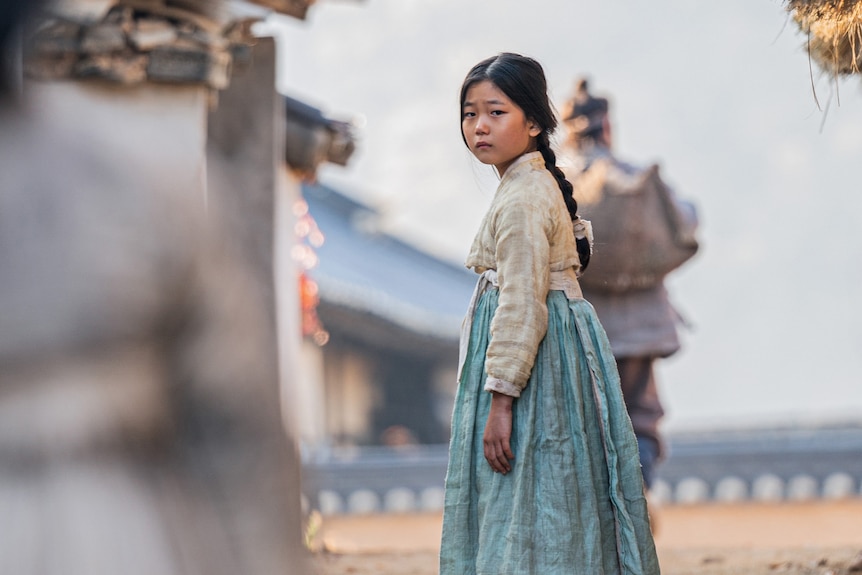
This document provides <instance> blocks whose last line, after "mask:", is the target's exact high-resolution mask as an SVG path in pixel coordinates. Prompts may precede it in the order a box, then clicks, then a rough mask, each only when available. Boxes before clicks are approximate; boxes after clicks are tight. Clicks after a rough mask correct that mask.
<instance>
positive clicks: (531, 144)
mask: <svg viewBox="0 0 862 575" xmlns="http://www.w3.org/2000/svg"><path fill="white" fill-rule="evenodd" d="M461 114H462V115H461V133H462V134H464V139H465V140H466V141H467V147H468V148H470V151H471V152H473V155H474V156H476V158H477V159H478V160H479V161H480V162H482V163H483V164H490V165H493V166H495V167H496V168H497V172H498V173H499V174H500V175H501V176H502V175H503V173H505V171H506V169H508V167H509V166H511V165H512V162H514V161H515V160H517V159H518V158H519V157H520V156H521V155H523V154H525V153H527V152H532V151H533V150H535V149H536V136H538V135H539V134H540V133H541V132H542V131H541V129H540V128H539V127H538V126H537V125H536V124H535V123H534V122H532V121H530V120H528V119H527V118H526V116H524V111H523V110H521V108H519V107H518V106H517V104H515V103H514V102H512V100H510V99H509V98H508V97H507V96H506V94H504V93H503V92H502V91H501V90H500V89H498V88H497V86H495V85H494V84H493V83H492V82H491V81H489V80H483V81H481V82H477V83H475V84H473V85H472V86H470V87H469V88H468V89H467V95H466V97H465V99H464V104H463V109H462V110H461Z"/></svg>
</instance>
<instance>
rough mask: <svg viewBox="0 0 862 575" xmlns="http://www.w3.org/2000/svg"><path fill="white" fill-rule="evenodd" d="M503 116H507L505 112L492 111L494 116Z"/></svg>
mask: <svg viewBox="0 0 862 575" xmlns="http://www.w3.org/2000/svg"><path fill="white" fill-rule="evenodd" d="M503 114H505V112H504V111H503V110H491V115H492V116H502V115H503Z"/></svg>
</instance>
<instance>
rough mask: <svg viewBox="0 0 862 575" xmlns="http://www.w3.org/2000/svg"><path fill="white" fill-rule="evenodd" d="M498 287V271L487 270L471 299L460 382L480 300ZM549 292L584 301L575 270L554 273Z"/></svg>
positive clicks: (463, 337) (460, 358) (460, 348)
mask: <svg viewBox="0 0 862 575" xmlns="http://www.w3.org/2000/svg"><path fill="white" fill-rule="evenodd" d="M498 287H500V284H499V280H498V279H497V270H485V271H484V272H482V273H481V274H480V275H479V279H478V281H477V282H476V287H475V289H474V290H473V296H472V297H471V298H470V306H469V307H468V308H467V315H465V316H464V321H463V322H462V323H461V339H460V343H459V346H458V381H460V380H461V370H462V369H463V368H464V360H465V359H466V356H467V343H468V342H469V340H470V331H471V330H472V329H473V316H474V315H475V314H476V306H477V305H478V303H479V298H480V297H481V296H482V294H483V293H485V292H486V291H488V290H489V289H493V288H498ZM548 291H561V292H563V293H565V294H566V298H568V299H582V298H583V297H584V294H583V292H582V291H581V285H580V284H579V283H578V276H577V274H576V273H575V269H574V268H567V269H565V270H560V271H552V272H551V276H550V278H549V282H548Z"/></svg>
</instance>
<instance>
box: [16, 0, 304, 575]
mask: <svg viewBox="0 0 862 575" xmlns="http://www.w3.org/2000/svg"><path fill="white" fill-rule="evenodd" d="M28 4H30V6H32V3H31V2H30V0H21V1H20V2H11V3H7V4H5V5H4V10H3V11H2V13H3V14H4V15H6V14H7V11H6V10H5V9H6V8H8V7H10V6H12V5H14V6H15V7H16V8H20V9H21V10H15V11H12V12H11V13H12V14H13V15H14V16H15V17H16V19H17V17H19V16H20V15H21V12H23V9H24V7H25V6H26V5H28ZM7 24H9V22H8V21H7V20H6V19H5V18H4V19H0V48H2V49H3V53H2V54H0V61H2V62H9V61H10V60H8V59H7V57H8V50H9V49H14V45H13V44H14V43H13V42H12V41H10V38H13V37H14V35H15V33H16V32H15V27H14V26H11V25H7ZM14 69H15V66H4V67H3V69H2V70H0V72H2V73H3V74H4V78H3V81H2V82H0V126H2V128H0V270H2V272H0V515H2V517H3V524H2V526H0V573H16V574H20V575H27V574H36V573H39V574H43V575H51V574H60V573H62V574H64V575H77V574H81V575H84V574H86V575H99V574H114V573H125V574H129V575H134V574H140V575H149V574H153V573H159V574H164V575H172V574H177V575H179V574H180V573H182V574H204V573H206V574H213V575H218V574H224V575H233V574H236V573H248V574H264V573H296V574H300V573H303V574H304V573H307V571H306V566H305V565H304V559H303V557H300V556H297V555H296V553H295V546H294V545H293V542H292V541H291V537H290V534H291V533H293V532H294V531H295V529H296V526H295V525H294V523H295V522H298V521H299V518H298V517H292V516H291V515H290V513H289V509H290V505H289V504H288V497H289V496H290V495H291V494H290V493H289V485H290V483H289V481H288V479H287V475H288V474H287V470H288V469H289V466H290V465H291V464H292V463H291V459H290V450H289V448H288V438H287V436H286V434H285V431H284V427H283V424H282V420H281V414H280V412H279V405H280V402H279V398H278V388H277V378H276V377H275V375H276V374H275V372H274V371H273V368H272V366H273V365H274V362H273V361H272V360H271V358H270V357H267V355H266V352H265V351H263V350H267V349H269V342H268V341H266V337H265V336H266V334H267V333H269V332H268V331H267V330H266V329H265V326H266V324H267V317H266V315H265V310H263V309H262V308H261V306H260V305H259V303H258V302H259V301H260V300H261V297H260V293H259V292H260V286H257V285H255V282H254V281H250V277H251V274H249V273H248V270H247V269H246V265H245V264H244V262H243V260H242V258H238V257H237V255H236V249H235V247H234V246H233V244H234V243H235V242H232V241H231V238H230V237H228V236H227V234H226V233H225V232H224V227H223V226H222V225H221V223H220V221H221V220H220V219H219V218H218V216H217V212H218V209H217V206H215V205H210V206H209V209H208V210H207V211H206V212H205V211H204V209H203V206H202V204H201V202H200V201H199V199H197V201H196V199H195V198H192V197H190V194H188V193H184V192H186V190H179V189H176V188H177V187H178V186H177V185H176V184H175V183H173V182H171V181H170V179H169V178H166V177H164V175H163V174H162V173H161V171H160V170H159V166H153V165H139V164H140V163H139V162H136V160H135V158H132V157H129V156H128V155H121V154H119V153H117V152H116V151H115V150H114V149H113V147H112V145H111V144H112V142H111V141H100V140H95V139H93V138H90V137H88V135H87V134H81V133H69V131H67V130H66V129H63V128H60V127H58V126H57V125H56V124H55V123H52V122H50V121H45V120H44V119H43V115H41V114H38V113H35V110H28V109H27V108H28V106H29V105H30V102H26V105H25V103H24V102H21V101H19V98H18V88H17V87H16V86H17V84H18V82H17V81H16V80H15V79H14V78H13V77H12V73H11V71H12V70H14ZM115 137H116V138H120V137H122V135H121V134H117V135H116V136H115ZM114 143H116V142H114ZM295 463H296V462H295V461H294V462H293V464H295ZM293 495H295V492H294V494H293ZM297 543H298V542H297Z"/></svg>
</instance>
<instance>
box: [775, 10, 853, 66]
mask: <svg viewBox="0 0 862 575" xmlns="http://www.w3.org/2000/svg"><path fill="white" fill-rule="evenodd" d="M787 10H788V12H790V13H791V15H792V16H793V19H794V20H795V21H796V23H797V24H798V25H799V29H800V30H801V31H802V32H803V33H804V34H805V35H806V36H808V53H809V54H810V55H811V59H812V60H814V61H815V62H817V64H818V65H819V66H820V68H822V69H823V70H824V71H825V72H828V73H830V74H833V75H836V76H837V75H848V74H859V73H860V70H862V0H788V1H787Z"/></svg>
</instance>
